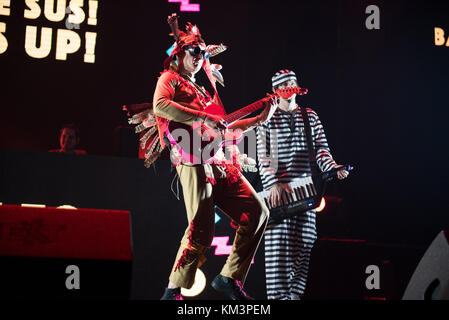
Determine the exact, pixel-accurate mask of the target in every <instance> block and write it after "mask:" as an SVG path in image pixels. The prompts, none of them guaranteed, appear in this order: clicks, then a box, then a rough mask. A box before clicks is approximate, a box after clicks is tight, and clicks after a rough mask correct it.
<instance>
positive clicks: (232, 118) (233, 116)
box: [224, 97, 269, 124]
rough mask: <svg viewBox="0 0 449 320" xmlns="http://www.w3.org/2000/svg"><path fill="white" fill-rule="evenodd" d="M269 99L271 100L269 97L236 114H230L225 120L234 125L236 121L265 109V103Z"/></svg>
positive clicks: (235, 112)
mask: <svg viewBox="0 0 449 320" xmlns="http://www.w3.org/2000/svg"><path fill="white" fill-rule="evenodd" d="M268 99H269V97H267V98H264V99H262V100H259V101H256V102H254V103H251V104H250V105H248V106H246V107H244V108H242V109H240V110H237V111H234V112H232V113H230V114H228V115H227V116H225V117H224V120H225V121H226V122H227V123H229V124H232V123H234V122H235V121H237V120H239V119H241V118H243V117H245V116H247V115H249V114H250V113H253V112H254V111H256V110H258V109H260V108H261V107H263V105H264V102H265V101H266V100H268Z"/></svg>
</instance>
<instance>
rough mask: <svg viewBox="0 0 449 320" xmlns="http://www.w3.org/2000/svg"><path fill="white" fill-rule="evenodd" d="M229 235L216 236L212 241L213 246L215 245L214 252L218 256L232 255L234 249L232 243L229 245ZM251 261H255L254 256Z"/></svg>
mask: <svg viewBox="0 0 449 320" xmlns="http://www.w3.org/2000/svg"><path fill="white" fill-rule="evenodd" d="M228 241H229V237H227V236H226V237H214V239H213V240H212V243H211V245H210V246H211V247H213V246H215V247H216V248H215V252H214V254H215V255H216V256H222V255H230V254H231V250H232V245H231V246H230V245H228ZM251 263H254V258H253V260H252V261H251Z"/></svg>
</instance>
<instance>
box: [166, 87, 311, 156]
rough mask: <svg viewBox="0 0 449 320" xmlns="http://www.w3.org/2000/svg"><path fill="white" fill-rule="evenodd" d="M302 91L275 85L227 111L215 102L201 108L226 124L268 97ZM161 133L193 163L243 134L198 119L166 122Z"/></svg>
mask: <svg viewBox="0 0 449 320" xmlns="http://www.w3.org/2000/svg"><path fill="white" fill-rule="evenodd" d="M306 93H307V89H305V88H300V87H293V88H287V89H278V90H276V92H275V93H273V94H270V95H267V96H266V97H265V98H263V99H261V100H258V101H256V102H254V103H252V104H250V105H248V106H246V107H244V108H242V109H240V110H237V111H235V112H232V113H230V114H228V115H227V114H226V113H225V112H224V110H223V108H222V107H221V106H219V105H216V104H212V105H210V106H208V107H207V108H206V109H204V112H206V113H208V114H211V115H215V116H219V117H222V118H223V120H224V121H225V122H226V123H227V124H228V128H229V127H230V126H231V125H232V124H233V123H234V122H236V121H237V120H239V119H241V118H243V117H245V116H247V115H249V114H251V113H252V112H254V111H256V110H258V109H260V108H261V107H263V106H264V103H265V102H266V101H268V100H270V99H271V98H275V97H282V98H284V99H288V98H290V97H291V96H292V95H293V94H298V95H304V94H306ZM165 133H166V136H167V138H168V140H169V141H170V143H171V144H172V145H173V146H174V147H175V148H177V150H178V151H179V153H180V154H181V156H182V158H183V159H184V160H185V161H187V162H190V163H193V164H206V163H209V162H211V161H212V159H213V157H214V156H215V154H216V153H217V152H218V150H220V149H221V148H222V147H223V146H225V145H229V144H237V143H239V142H240V141H241V140H242V138H243V134H242V132H241V131H240V130H236V131H234V132H233V131H232V130H230V131H228V132H226V133H225V135H224V136H223V135H222V134H220V133H218V132H217V131H214V130H211V129H209V128H208V127H206V126H205V125H202V124H200V123H195V124H194V125H193V126H189V125H186V124H183V123H179V122H175V121H170V122H169V123H168V126H167V130H166V132H165Z"/></svg>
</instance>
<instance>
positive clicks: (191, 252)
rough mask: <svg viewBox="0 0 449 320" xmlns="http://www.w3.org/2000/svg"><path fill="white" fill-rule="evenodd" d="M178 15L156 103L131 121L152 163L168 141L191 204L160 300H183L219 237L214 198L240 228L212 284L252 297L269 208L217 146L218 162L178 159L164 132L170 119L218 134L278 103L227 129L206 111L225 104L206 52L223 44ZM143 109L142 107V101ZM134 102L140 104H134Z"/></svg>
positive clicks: (243, 124)
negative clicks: (249, 281)
mask: <svg viewBox="0 0 449 320" xmlns="http://www.w3.org/2000/svg"><path fill="white" fill-rule="evenodd" d="M177 18H178V17H177V16H176V14H173V15H171V16H169V17H168V23H169V25H170V27H171V29H172V35H173V36H174V38H175V40H176V42H175V45H174V48H173V50H172V52H171V54H170V56H169V57H168V58H167V59H166V60H165V63H164V72H162V74H161V76H160V77H159V80H158V82H157V85H156V90H155V93H154V99H153V108H152V109H146V110H143V111H142V110H139V111H140V113H136V114H135V115H134V117H133V118H131V120H130V121H131V123H133V124H136V125H137V130H138V131H139V130H140V129H144V130H146V131H147V132H146V133H145V132H144V131H142V139H141V140H142V145H143V146H144V147H145V148H146V150H147V151H146V164H147V165H149V164H151V163H152V162H153V161H154V160H155V159H157V157H158V156H159V154H160V152H161V151H162V150H163V149H164V148H165V147H168V148H170V149H171V159H172V161H173V164H174V165H176V171H177V174H178V176H179V180H180V182H181V185H182V189H183V196H184V202H185V206H186V211H187V220H188V226H187V228H186V231H185V233H184V236H183V237H182V239H181V245H180V248H179V250H178V253H177V256H176V258H175V261H174V264H173V268H172V271H171V274H170V276H169V283H168V287H167V288H166V289H165V292H164V294H163V296H162V298H161V299H163V300H174V299H182V295H181V291H180V289H181V287H183V288H190V287H191V286H192V285H193V282H194V279H195V273H196V270H197V268H198V267H199V265H200V264H202V263H203V262H204V261H205V257H204V252H205V250H206V249H207V248H208V247H209V246H210V244H211V242H212V239H213V236H214V206H215V205H217V206H218V207H219V208H220V209H221V210H222V211H223V212H225V213H226V214H227V215H228V216H229V217H230V218H231V219H233V220H234V221H235V222H236V223H237V224H238V229H237V231H236V236H235V240H234V243H233V246H232V250H231V254H230V255H229V257H228V259H227V261H226V264H225V265H224V267H223V269H222V270H221V272H220V274H219V275H218V276H217V277H216V278H215V279H214V280H213V281H212V283H211V284H212V286H213V287H214V288H215V289H216V290H217V291H219V292H222V293H224V294H225V295H226V296H228V297H229V298H231V299H235V300H249V299H251V298H250V297H249V296H248V295H247V294H246V293H245V291H244V290H243V283H244V282H245V279H246V276H247V273H248V270H249V267H250V264H251V260H252V259H253V257H254V254H255V252H256V249H257V247H258V245H259V242H260V240H261V238H262V236H263V233H264V230H265V226H266V223H267V220H268V215H269V210H268V209H267V207H266V206H265V205H264V204H263V203H262V202H261V200H260V199H259V198H258V196H257V193H256V192H255V190H254V189H253V188H252V187H251V185H250V184H249V183H248V181H247V180H246V179H245V177H243V176H242V174H241V172H240V170H239V169H240V168H239V162H238V161H234V162H226V161H225V162H223V161H220V157H221V156H222V155H221V154H220V153H218V154H217V155H215V157H214V160H217V159H218V161H211V162H208V163H207V164H205V163H201V164H193V163H189V162H187V161H185V159H184V161H181V160H180V158H181V157H180V154H179V150H176V149H175V148H174V147H173V146H172V145H171V144H170V145H169V144H167V143H166V142H167V139H164V138H166V136H165V133H166V131H167V126H168V123H170V122H176V123H181V124H184V125H189V126H193V125H194V124H199V125H201V126H206V127H207V128H209V129H210V130H213V131H214V132H218V133H220V134H224V133H225V132H227V131H228V130H229V129H238V130H241V131H245V130H247V129H249V128H250V127H253V126H255V125H260V124H261V123H263V122H265V121H267V120H268V119H269V118H270V116H271V115H272V114H273V113H274V111H275V110H276V106H272V103H267V104H266V107H265V109H264V111H263V112H262V113H261V114H260V115H258V116H256V117H253V118H248V119H244V120H239V121H237V122H235V123H234V124H233V125H232V126H231V127H230V128H228V125H227V124H226V123H224V121H223V120H222V118H221V117H219V116H215V115H212V114H208V113H206V112H205V111H204V110H205V109H206V107H208V106H210V105H211V104H216V105H218V106H221V107H223V106H222V103H221V101H220V98H219V97H218V93H217V90H216V86H215V82H216V81H218V82H219V83H223V78H222V76H221V74H220V73H219V72H218V70H219V69H220V67H219V66H212V65H211V64H210V62H209V57H211V56H213V55H216V54H218V53H220V52H223V51H224V50H225V49H226V47H225V46H224V45H210V46H207V45H206V44H205V42H204V40H203V39H202V36H201V34H200V32H199V30H198V27H196V26H194V25H192V24H190V23H187V27H186V31H185V32H183V31H180V30H179V29H178V27H177ZM201 68H203V69H204V71H205V72H206V74H207V76H208V78H209V80H210V81H211V84H212V87H213V89H214V97H212V96H211V95H210V94H209V93H208V92H207V91H206V90H205V89H204V87H201V86H199V85H198V84H197V83H196V82H195V74H196V73H197V72H199V71H200V70H201ZM272 102H273V101H272ZM147 107H148V106H147ZM138 108H141V109H145V107H144V106H142V105H140V106H138V107H137V109H138ZM128 109H129V108H128ZM132 109H134V111H136V110H135V109H136V106H134V107H133V108H132ZM155 133H158V135H156V134H155ZM156 137H157V138H156ZM237 158H239V157H238V156H237ZM234 160H235V159H234Z"/></svg>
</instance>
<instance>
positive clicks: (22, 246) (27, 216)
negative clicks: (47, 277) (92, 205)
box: [0, 205, 132, 260]
mask: <svg viewBox="0 0 449 320" xmlns="http://www.w3.org/2000/svg"><path fill="white" fill-rule="evenodd" d="M0 256H17V257H52V258H76V259H98V260H132V250H131V232H130V215H129V211H118V210H97V209H76V210H70V209H58V208H50V207H47V208H30V207H21V206H12V205H0Z"/></svg>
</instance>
